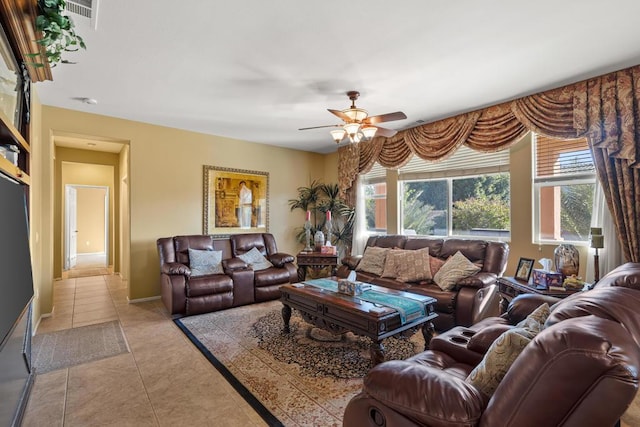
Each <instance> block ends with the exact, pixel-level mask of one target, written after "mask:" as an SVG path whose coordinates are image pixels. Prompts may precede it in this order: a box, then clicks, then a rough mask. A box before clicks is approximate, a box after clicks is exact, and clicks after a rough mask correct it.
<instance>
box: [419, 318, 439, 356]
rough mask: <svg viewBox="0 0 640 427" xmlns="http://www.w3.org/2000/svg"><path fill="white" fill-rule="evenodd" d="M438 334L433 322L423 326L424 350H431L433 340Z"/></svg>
mask: <svg viewBox="0 0 640 427" xmlns="http://www.w3.org/2000/svg"><path fill="white" fill-rule="evenodd" d="M435 333H436V328H435V326H434V325H433V322H431V321H429V322H424V323H423V324H422V336H423V337H424V349H425V351H426V350H429V344H431V339H432V338H433V336H434V335H435Z"/></svg>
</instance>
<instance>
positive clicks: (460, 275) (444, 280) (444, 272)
mask: <svg viewBox="0 0 640 427" xmlns="http://www.w3.org/2000/svg"><path fill="white" fill-rule="evenodd" d="M478 271H480V267H478V266H477V265H474V264H473V263H472V262H471V261H469V260H468V259H467V258H466V257H465V256H464V255H462V252H460V251H458V252H456V253H455V255H453V256H452V257H451V258H449V259H448V260H447V262H445V263H444V265H443V266H442V268H440V270H438V272H437V273H436V274H435V276H433V281H434V282H436V284H437V285H438V286H439V287H440V289H442V290H443V291H450V290H452V289H453V288H455V287H456V284H457V283H458V280H460V279H464V278H465V277H469V276H473V275H474V274H476V273H477V272H478Z"/></svg>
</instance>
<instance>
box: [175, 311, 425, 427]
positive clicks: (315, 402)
mask: <svg viewBox="0 0 640 427" xmlns="http://www.w3.org/2000/svg"><path fill="white" fill-rule="evenodd" d="M281 308H282V304H281V303H280V302H279V301H271V302H268V303H263V304H254V305H250V306H245V307H238V308H234V309H230V310H224V311H219V312H215V313H207V314H202V315H198V316H191V317H185V318H182V319H178V320H176V324H177V325H178V326H179V327H181V329H182V330H183V331H184V332H185V333H186V334H187V336H189V338H190V339H191V340H192V341H193V342H194V344H195V345H196V346H197V347H198V348H199V349H200V350H201V351H202V352H203V353H204V354H205V356H207V357H208V358H209V360H210V361H211V362H212V363H213V364H214V366H216V368H218V369H219V370H220V371H221V372H222V374H223V375H225V371H226V372H227V374H228V376H226V378H227V380H229V382H230V383H231V384H232V385H234V387H236V389H237V390H238V391H239V393H240V394H241V395H243V397H245V399H246V400H247V401H248V402H249V403H250V404H252V406H254V408H255V409H256V411H257V412H258V413H260V414H261V415H262V416H263V418H264V419H265V421H267V423H269V425H286V426H341V425H342V415H343V414H344V409H345V407H346V405H347V403H348V402H349V399H351V397H353V396H354V395H356V394H357V393H358V392H359V391H360V390H361V388H362V377H363V376H364V375H365V374H366V373H367V371H368V370H369V369H370V356H369V340H368V339H367V338H362V337H357V336H355V335H353V334H351V333H347V334H344V335H337V336H336V335H332V334H329V333H327V332H325V331H323V330H321V329H317V328H314V327H312V326H310V325H308V324H307V323H305V322H304V321H303V320H302V319H301V318H300V317H299V316H298V315H297V313H296V311H295V310H294V311H293V316H292V317H291V321H290V326H291V333H290V334H283V333H282V325H283V323H282V317H281V312H280V310H281ZM383 345H384V346H385V349H386V352H387V353H386V358H387V359H389V360H391V359H400V358H406V357H409V356H411V355H413V354H415V353H416V352H417V351H420V350H421V349H422V348H423V346H424V340H423V338H422V334H421V333H416V334H414V335H413V336H412V337H410V338H409V339H407V338H398V339H396V338H389V339H387V340H385V341H383ZM209 356H211V357H209ZM218 365H220V366H218ZM221 368H222V369H221ZM234 383H236V384H234Z"/></svg>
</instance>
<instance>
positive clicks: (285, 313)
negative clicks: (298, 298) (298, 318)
mask: <svg viewBox="0 0 640 427" xmlns="http://www.w3.org/2000/svg"><path fill="white" fill-rule="evenodd" d="M282 320H283V321H284V327H283V328H282V331H283V332H284V333H285V334H288V333H289V332H291V329H290V328H289V321H290V320H291V307H289V306H288V305H286V304H283V305H282Z"/></svg>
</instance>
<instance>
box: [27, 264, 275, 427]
mask: <svg viewBox="0 0 640 427" xmlns="http://www.w3.org/2000/svg"><path fill="white" fill-rule="evenodd" d="M111 320H119V321H120V323H121V324H122V328H123V330H124V333H125V337H126V339H127V342H128V345H129V347H130V350H131V352H130V353H126V354H121V355H118V356H115V357H110V358H107V359H103V360H99V361H95V362H90V363H86V364H83V365H79V366H74V367H71V368H68V369H61V370H57V371H53V372H48V373H46V374H42V375H38V376H36V380H35V384H34V387H33V389H32V392H31V397H30V399H29V403H28V405H27V409H26V413H25V418H24V420H23V424H22V425H23V426H47V427H48V426H95V425H100V426H110V425H111V426H147V425H148V426H264V425H266V424H265V423H264V421H262V419H261V418H260V416H259V415H257V414H256V412H255V411H254V410H253V409H252V408H251V407H250V406H249V405H248V404H247V403H246V402H245V401H244V399H243V398H242V397H240V395H238V394H237V393H236V392H235V391H234V390H233V388H232V387H231V386H230V385H229V384H228V383H227V382H226V381H225V379H224V378H223V377H222V376H221V375H220V374H219V373H218V371H216V370H215V369H214V368H213V367H212V366H211V364H210V363H209V361H208V360H207V359H206V358H205V357H204V356H203V355H202V354H201V353H200V352H199V351H198V350H197V349H196V348H195V347H194V346H193V345H192V344H191V342H190V341H189V340H188V339H187V338H186V337H185V336H184V334H183V333H182V332H181V331H180V330H179V329H178V328H177V327H176V326H175V324H174V323H173V322H172V321H171V318H170V316H169V315H168V314H167V312H166V310H165V309H164V307H163V306H162V303H161V302H160V300H155V301H150V302H144V303H138V304H129V303H128V301H127V289H126V283H123V282H122V281H121V280H120V279H119V277H117V276H113V275H108V276H96V277H83V278H77V279H65V280H60V281H57V282H55V285H54V311H53V315H52V316H51V317H49V318H44V319H42V321H41V322H40V325H39V326H38V329H37V332H36V333H38V334H41V333H45V332H52V331H57V330H61V329H68V328H77V327H80V326H85V325H91V324H96V323H102V322H108V321H111Z"/></svg>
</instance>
